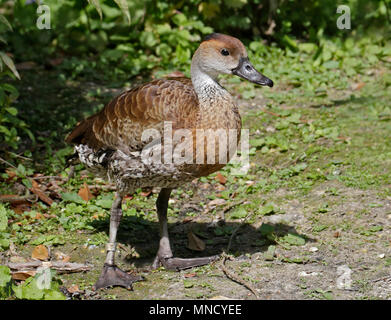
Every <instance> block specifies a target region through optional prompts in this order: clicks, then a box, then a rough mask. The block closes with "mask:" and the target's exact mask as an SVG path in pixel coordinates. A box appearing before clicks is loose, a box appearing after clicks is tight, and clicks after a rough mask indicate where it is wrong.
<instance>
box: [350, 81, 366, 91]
mask: <svg viewBox="0 0 391 320" xmlns="http://www.w3.org/2000/svg"><path fill="white" fill-rule="evenodd" d="M364 86H365V82H359V83H353V84H352V90H353V91H357V90H360V89H361V88H362V87H364Z"/></svg>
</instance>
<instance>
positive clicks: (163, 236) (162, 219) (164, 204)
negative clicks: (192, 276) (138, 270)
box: [152, 188, 219, 270]
mask: <svg viewBox="0 0 391 320" xmlns="http://www.w3.org/2000/svg"><path fill="white" fill-rule="evenodd" d="M171 190H172V189H167V188H163V189H162V190H161V191H160V193H159V196H158V198H157V201H156V208H157V214H158V217H159V227H160V244H159V251H158V252H157V255H156V258H155V260H154V262H153V265H152V267H153V268H157V267H159V265H160V264H162V265H163V266H164V267H165V268H166V269H169V270H182V269H187V268H192V267H198V266H202V265H205V264H208V263H210V262H212V261H215V260H217V259H218V258H219V256H218V255H216V256H211V257H202V258H190V259H181V258H174V257H173V254H172V251H171V246H170V240H169V237H168V228H167V208H168V200H169V198H170V194H171Z"/></svg>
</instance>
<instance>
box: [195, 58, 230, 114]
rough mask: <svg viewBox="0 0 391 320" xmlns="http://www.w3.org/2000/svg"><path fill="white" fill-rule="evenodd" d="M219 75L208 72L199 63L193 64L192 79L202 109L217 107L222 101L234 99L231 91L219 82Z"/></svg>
mask: <svg viewBox="0 0 391 320" xmlns="http://www.w3.org/2000/svg"><path fill="white" fill-rule="evenodd" d="M217 76H218V75H217V74H215V75H213V74H212V75H211V74H210V73H206V72H205V71H203V70H202V68H200V67H199V66H198V64H197V63H194V62H193V63H192V65H191V81H192V83H193V87H194V91H195V93H196V94H197V97H198V101H199V105H200V108H201V109H209V108H211V107H216V106H218V105H219V103H220V102H222V101H225V102H229V101H232V97H231V95H230V94H229V92H228V91H227V90H225V89H224V88H223V87H222V86H221V85H220V84H219V82H218V80H217Z"/></svg>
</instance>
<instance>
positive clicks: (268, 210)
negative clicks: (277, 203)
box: [259, 204, 276, 215]
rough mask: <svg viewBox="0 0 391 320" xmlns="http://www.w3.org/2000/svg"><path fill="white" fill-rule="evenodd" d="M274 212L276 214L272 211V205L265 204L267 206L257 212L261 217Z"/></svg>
mask: <svg viewBox="0 0 391 320" xmlns="http://www.w3.org/2000/svg"><path fill="white" fill-rule="evenodd" d="M274 212H276V210H275V209H274V206H273V205H272V204H267V205H265V206H263V207H261V209H260V210H259V213H260V214H262V215H268V214H272V213H274Z"/></svg>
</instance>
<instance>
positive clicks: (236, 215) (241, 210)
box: [231, 207, 247, 219]
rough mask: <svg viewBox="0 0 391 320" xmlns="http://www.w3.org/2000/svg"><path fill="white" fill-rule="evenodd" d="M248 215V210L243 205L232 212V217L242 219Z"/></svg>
mask: <svg viewBox="0 0 391 320" xmlns="http://www.w3.org/2000/svg"><path fill="white" fill-rule="evenodd" d="M246 216H247V210H246V209H244V208H243V207H240V208H238V209H236V210H235V211H234V212H232V213H231V219H242V218H245V217H246Z"/></svg>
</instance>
